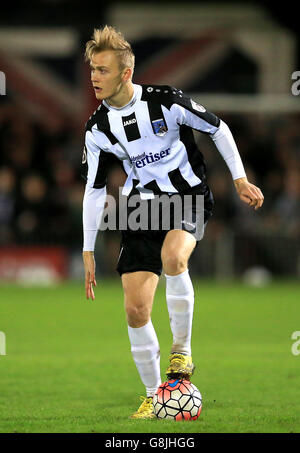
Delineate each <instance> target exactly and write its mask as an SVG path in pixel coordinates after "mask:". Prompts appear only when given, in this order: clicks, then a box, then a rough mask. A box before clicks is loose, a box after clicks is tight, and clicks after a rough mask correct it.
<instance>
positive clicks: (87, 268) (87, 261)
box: [82, 252, 97, 300]
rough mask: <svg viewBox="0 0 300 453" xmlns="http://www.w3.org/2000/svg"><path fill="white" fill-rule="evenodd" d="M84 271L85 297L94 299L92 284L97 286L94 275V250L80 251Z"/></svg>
mask: <svg viewBox="0 0 300 453" xmlns="http://www.w3.org/2000/svg"><path fill="white" fill-rule="evenodd" d="M82 258H83V264H84V272H85V295H86V298H87V299H90V298H91V299H92V300H95V294H94V289H93V286H94V287H95V286H97V282H96V277H95V269H96V263H95V257H94V252H82Z"/></svg>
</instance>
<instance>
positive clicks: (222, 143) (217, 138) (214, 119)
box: [171, 88, 246, 180]
mask: <svg viewBox="0 0 300 453" xmlns="http://www.w3.org/2000/svg"><path fill="white" fill-rule="evenodd" d="M172 90H173V92H172V94H173V102H174V103H173V105H172V107H171V109H173V112H174V114H175V115H176V121H177V123H178V124H180V125H186V126H189V127H191V128H192V129H195V130H198V131H200V132H204V133H206V134H209V136H210V138H211V139H212V140H213V142H214V144H215V145H216V147H217V149H218V151H219V153H220V154H221V156H222V157H223V159H224V161H225V163H226V165H227V167H228V169H229V170H230V172H231V175H232V178H233V179H234V180H235V179H238V178H243V177H246V172H245V169H244V166H243V162H242V159H241V156H240V154H239V151H238V148H237V146H236V143H235V140H234V138H233V136H232V133H231V131H230V129H229V127H228V126H227V124H226V123H225V122H224V121H222V120H221V119H220V118H219V117H218V116H216V115H215V114H214V113H212V112H209V111H208V110H206V108H205V107H203V105H201V104H198V103H197V102H195V101H193V99H191V98H189V97H188V96H186V95H185V94H183V93H182V91H180V90H177V89H176V88H172Z"/></svg>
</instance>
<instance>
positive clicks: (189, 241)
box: [161, 230, 196, 275]
mask: <svg viewBox="0 0 300 453" xmlns="http://www.w3.org/2000/svg"><path fill="white" fill-rule="evenodd" d="M195 246H196V239H195V238H194V236H193V235H192V234H191V233H188V232H187V231H184V230H171V231H169V232H168V233H167V235H166V237H165V240H164V242H163V246H162V249H161V260H162V264H163V270H164V272H165V273H166V274H167V275H178V274H181V273H182V272H184V271H185V270H186V269H187V267H188V261H189V258H190V256H191V253H192V251H193V250H194V248H195Z"/></svg>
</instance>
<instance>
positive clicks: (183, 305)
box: [166, 269, 194, 355]
mask: <svg viewBox="0 0 300 453" xmlns="http://www.w3.org/2000/svg"><path fill="white" fill-rule="evenodd" d="M166 298H167V306H168V311H169V317H170V325H171V330H172V334H173V344H172V349H171V352H180V353H184V354H188V355H191V354H192V353H191V337H192V322H193V311H194V289H193V284H192V281H191V279H190V275H189V271H188V269H187V270H186V271H184V272H182V273H181V274H179V275H166Z"/></svg>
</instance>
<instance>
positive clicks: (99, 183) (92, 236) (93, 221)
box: [82, 131, 107, 300]
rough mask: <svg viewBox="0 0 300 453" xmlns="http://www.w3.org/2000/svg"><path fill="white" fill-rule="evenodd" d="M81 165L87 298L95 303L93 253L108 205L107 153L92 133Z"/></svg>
mask: <svg viewBox="0 0 300 453" xmlns="http://www.w3.org/2000/svg"><path fill="white" fill-rule="evenodd" d="M103 153H104V155H103ZM82 164H83V172H82V177H83V178H84V179H85V180H86V186H85V192H84V197H83V210H82V222H83V251H82V257H83V264H84V272H85V294H86V298H87V299H90V298H91V299H92V300H94V299H95V294H94V290H93V287H95V286H96V285H97V283H96V277H95V267H96V264H95V258H94V249H95V243H96V238H97V233H98V230H99V227H100V224H101V220H102V215H103V210H104V205H105V201H106V179H107V153H105V152H104V151H103V150H101V149H100V148H99V146H98V145H97V144H96V142H95V139H94V136H93V134H92V132H91V131H87V132H86V136H85V146H84V150H83V156H82Z"/></svg>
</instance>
